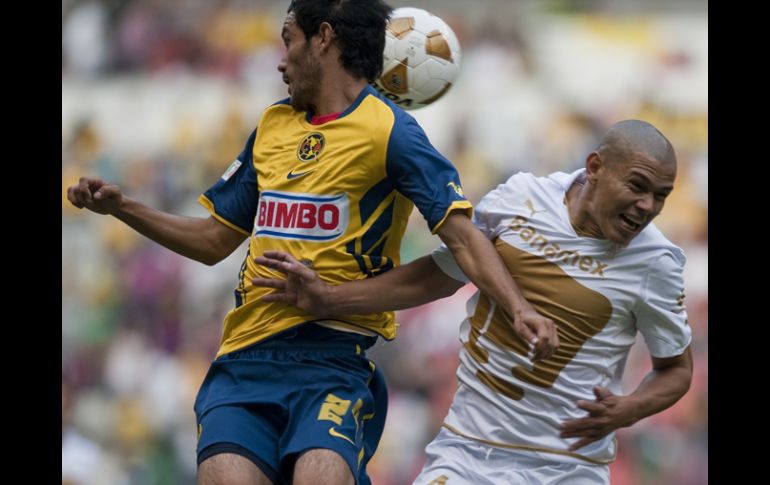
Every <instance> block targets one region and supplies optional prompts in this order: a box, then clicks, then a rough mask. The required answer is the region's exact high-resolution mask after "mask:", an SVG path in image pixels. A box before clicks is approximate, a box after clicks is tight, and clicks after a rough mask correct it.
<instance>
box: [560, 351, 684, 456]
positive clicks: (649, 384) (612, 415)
mask: <svg viewBox="0 0 770 485" xmlns="http://www.w3.org/2000/svg"><path fill="white" fill-rule="evenodd" d="M692 367H693V363H692V351H691V350H690V347H689V346H688V347H687V349H686V350H685V351H684V353H683V354H682V355H678V356H675V357H668V358H656V357H653V358H652V370H651V371H650V373H649V374H647V375H646V376H645V378H644V379H643V380H642V382H641V383H640V384H639V387H637V388H636V390H634V392H633V393H631V394H629V395H628V396H618V395H615V394H612V392H610V391H609V389H606V388H604V387H599V386H597V387H595V388H594V395H596V400H595V401H578V402H577V405H578V407H579V408H581V409H584V410H586V411H588V413H589V415H588V416H587V417H585V418H581V419H574V420H571V421H566V422H565V423H563V424H562V427H561V437H562V438H582V439H580V440H578V441H577V442H575V443H574V444H573V445H572V446H570V448H569V449H570V450H571V451H574V450H576V449H578V448H582V447H583V446H585V445H587V444H589V443H593V442H594V441H596V440H599V439H601V438H603V437H604V436H606V435H608V434H609V433H611V432H613V431H615V430H616V429H618V428H625V427H628V426H631V425H633V424H634V423H636V422H637V421H639V420H641V419H644V418H646V417H648V416H652V415H653V414H656V413H659V412H661V411H663V410H664V409H668V408H669V407H671V406H672V405H674V403H676V402H677V401H678V400H679V399H680V398H681V397H682V396H684V394H685V393H686V392H687V390H688V389H689V388H690V382H691V381H692Z"/></svg>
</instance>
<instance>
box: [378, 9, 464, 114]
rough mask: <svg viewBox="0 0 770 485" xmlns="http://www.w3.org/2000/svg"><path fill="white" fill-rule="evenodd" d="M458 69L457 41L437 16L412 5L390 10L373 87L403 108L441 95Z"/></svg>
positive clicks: (420, 103)
mask: <svg viewBox="0 0 770 485" xmlns="http://www.w3.org/2000/svg"><path fill="white" fill-rule="evenodd" d="M459 72H460V43H459V42H458V41H457V36H456V35H455V33H454V32H452V29H450V28H449V26H448V25H447V24H446V22H444V21H443V20H441V19H440V18H439V17H436V16H435V15H433V14H431V13H429V12H426V11H425V10H422V9H419V8H412V7H403V8H398V9H396V10H394V11H393V14H392V15H391V17H390V21H389V22H388V26H387V30H386V32H385V51H384V52H383V66H382V75H381V76H380V77H379V78H378V79H376V80H375V82H374V87H375V88H376V89H377V90H378V91H379V92H380V93H382V94H383V95H385V97H387V98H388V99H390V100H391V101H393V102H394V103H396V104H397V105H398V106H400V107H402V108H404V109H417V108H421V107H423V106H427V105H429V104H431V103H432V102H434V101H436V100H437V99H439V98H440V97H441V96H443V95H444V94H445V93H446V92H447V91H448V90H449V88H450V87H452V83H453V82H454V80H455V78H456V77H457V74H458V73H459Z"/></svg>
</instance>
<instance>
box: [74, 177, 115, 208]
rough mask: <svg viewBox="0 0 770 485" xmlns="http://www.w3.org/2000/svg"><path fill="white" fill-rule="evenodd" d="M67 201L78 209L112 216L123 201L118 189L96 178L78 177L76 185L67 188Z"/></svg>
mask: <svg viewBox="0 0 770 485" xmlns="http://www.w3.org/2000/svg"><path fill="white" fill-rule="evenodd" d="M67 199H68V200H69V201H70V203H71V204H72V205H74V206H75V207H77V208H78V209H82V208H84V207H85V208H86V209H89V210H91V211H94V212H96V213H98V214H112V213H114V212H115V211H116V210H117V209H118V208H119V207H120V204H121V202H122V201H123V194H122V193H121V192H120V187H118V186H117V185H115V184H113V183H110V182H106V181H104V180H102V179H100V178H96V177H80V181H79V182H78V184H77V185H72V186H70V187H68V188H67Z"/></svg>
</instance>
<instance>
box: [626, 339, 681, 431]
mask: <svg viewBox="0 0 770 485" xmlns="http://www.w3.org/2000/svg"><path fill="white" fill-rule="evenodd" d="M691 381H692V353H691V350H690V348H689V347H688V348H687V350H686V351H685V353H684V354H683V356H682V358H681V359H677V362H676V363H675V364H673V365H669V366H667V367H663V368H657V369H653V370H652V371H650V372H649V373H648V374H647V375H646V376H645V378H644V379H643V380H642V382H641V383H640V384H639V386H638V387H637V388H636V390H634V392H633V393H631V394H629V395H628V396H627V397H628V399H630V400H631V402H632V404H633V409H634V415H633V417H632V422H631V423H629V425H630V424H633V423H635V422H637V421H639V420H641V419H644V418H646V417H648V416H652V415H653V414H656V413H659V412H661V411H663V410H665V409H668V408H669V407H671V406H673V405H674V404H675V403H676V402H677V401H678V400H679V399H681V398H682V396H684V395H685V393H686V392H687V390H688V389H689V388H690V382H691Z"/></svg>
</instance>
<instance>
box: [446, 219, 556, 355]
mask: <svg viewBox="0 0 770 485" xmlns="http://www.w3.org/2000/svg"><path fill="white" fill-rule="evenodd" d="M437 234H438V235H439V237H440V238H441V240H442V241H444V244H446V246H447V247H448V248H449V250H450V251H451V252H452V256H453V257H454V259H455V261H456V262H457V265H458V266H459V267H460V269H462V270H463V272H464V273H465V275H466V276H467V277H468V278H469V279H470V280H471V281H472V282H473V283H474V284H475V285H476V286H477V287H478V288H479V289H480V290H481V291H482V292H483V293H485V294H486V295H487V296H489V297H490V298H492V299H493V300H494V301H495V302H497V304H498V305H500V307H501V308H502V309H503V310H505V312H506V313H508V315H510V316H512V317H513V322H514V330H515V331H516V333H518V334H519V335H520V336H521V337H522V338H524V339H525V340H526V341H528V342H531V343H533V344H535V349H534V360H541V359H545V358H548V357H550V356H551V355H552V354H553V353H554V352H555V351H556V348H557V347H558V346H559V337H558V336H557V333H556V326H555V325H554V323H553V321H551V320H550V319H549V318H546V317H543V316H542V315H539V314H538V313H537V312H535V310H534V309H533V308H532V306H531V305H530V304H529V302H527V301H526V300H525V299H524V296H522V294H521V291H520V290H519V287H518V286H517V285H516V282H515V281H514V280H513V278H511V275H510V274H509V273H508V271H507V269H506V266H505V263H503V261H502V259H500V255H499V254H498V253H497V250H496V249H495V247H494V246H493V245H492V243H491V242H490V241H489V239H487V237H486V236H485V235H484V234H482V233H481V231H479V230H478V229H476V227H475V226H474V225H473V223H472V222H471V221H470V219H468V217H467V216H466V215H465V214H464V213H463V212H460V211H454V212H452V213H451V214H449V216H447V218H446V220H445V221H444V223H443V224H442V225H441V227H440V228H439V229H438V231H437Z"/></svg>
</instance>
